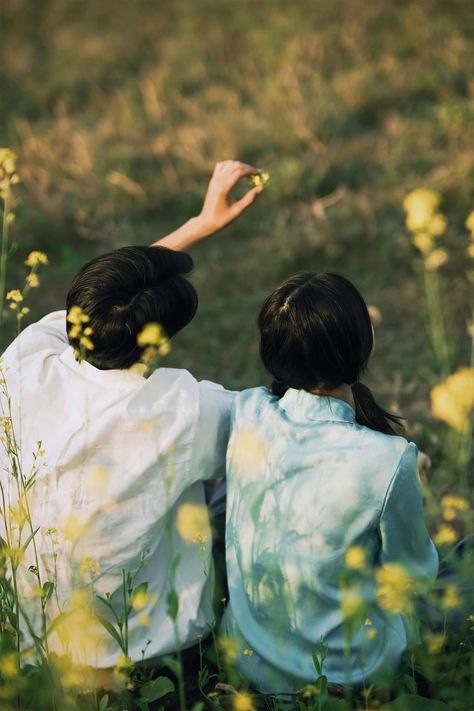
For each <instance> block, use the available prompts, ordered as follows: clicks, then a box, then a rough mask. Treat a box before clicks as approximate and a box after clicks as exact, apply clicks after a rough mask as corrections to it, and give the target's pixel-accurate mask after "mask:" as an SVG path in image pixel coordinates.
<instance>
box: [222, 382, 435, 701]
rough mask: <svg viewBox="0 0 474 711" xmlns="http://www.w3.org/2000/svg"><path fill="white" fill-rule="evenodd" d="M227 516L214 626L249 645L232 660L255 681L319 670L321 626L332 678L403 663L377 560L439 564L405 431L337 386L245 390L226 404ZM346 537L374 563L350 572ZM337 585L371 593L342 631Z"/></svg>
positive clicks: (418, 568)
mask: <svg viewBox="0 0 474 711" xmlns="http://www.w3.org/2000/svg"><path fill="white" fill-rule="evenodd" d="M226 525H227V531H226V556H227V570H228V580H229V605H228V608H227V611H226V614H225V617H224V620H223V625H222V631H223V633H224V634H228V635H231V636H233V637H235V638H236V639H237V640H238V642H239V643H240V649H241V651H242V650H244V649H245V648H247V649H249V650H251V651H252V652H253V654H252V655H250V654H249V653H248V652H247V654H246V655H244V654H242V653H240V654H239V655H238V657H237V661H236V664H237V666H238V667H239V669H240V671H241V672H242V673H243V674H244V675H245V676H246V677H247V678H248V679H249V680H250V681H251V682H252V683H253V684H254V685H255V686H257V688H259V689H260V690H261V691H263V692H272V691H275V692H290V691H293V690H295V689H297V688H301V687H302V686H303V685H304V684H305V683H309V682H311V681H314V679H315V678H316V670H315V668H314V664H313V661H312V656H311V654H312V652H313V650H314V649H315V647H316V643H317V642H318V640H320V639H321V638H322V639H323V641H324V643H325V645H326V646H327V658H326V660H325V662H324V673H325V674H326V675H327V676H328V678H329V680H330V681H332V682H334V683H344V682H346V681H348V682H351V683H352V684H361V683H363V681H364V680H365V681H367V680H370V679H372V678H376V677H377V675H380V674H382V673H383V672H388V671H389V670H393V669H395V668H396V667H397V665H398V663H399V661H400V657H401V655H402V653H403V651H404V650H405V649H406V648H407V645H408V644H409V642H410V640H409V626H408V624H407V620H406V619H405V618H404V616H402V615H401V614H392V613H391V612H388V611H386V610H384V609H382V607H381V606H380V605H379V604H378V602H377V588H376V583H375V580H374V572H375V571H376V570H377V568H379V567H380V566H381V565H382V564H385V563H399V564H401V565H403V566H405V567H406V570H407V571H408V572H409V573H410V575H411V576H414V577H415V578H416V579H417V580H419V581H422V580H432V579H434V578H435V577H436V574H437V569H438V555H437V552H436V549H435V547H434V545H433V543H432V541H431V539H430V537H429V535H428V533H427V530H426V527H425V523H424V517H423V500H422V491H421V486H420V482H419V477H418V471H417V451H416V447H415V445H414V444H413V443H410V444H409V443H408V442H407V441H406V440H405V439H404V438H403V437H397V436H389V435H385V434H382V433H380V432H376V431H374V430H371V429H369V428H367V427H363V426H361V425H359V424H357V423H356V421H355V413H354V411H353V409H352V408H351V406H350V405H349V404H347V403H346V402H344V401H342V400H339V399H336V398H332V397H326V396H318V395H313V394H312V393H308V392H306V391H303V390H294V389H289V390H288V391H287V392H286V394H285V395H284V396H283V397H282V398H281V399H279V398H277V397H275V396H273V395H272V394H271V393H270V391H269V390H268V389H267V388H254V389H250V390H246V391H244V392H242V393H240V394H239V395H238V396H237V398H236V400H235V403H234V409H233V416H232V425H231V439H230V442H229V449H228V454H227V524H226ZM353 546H360V547H363V548H364V550H365V552H366V559H367V564H368V572H367V571H365V572H364V573H361V572H357V571H354V572H353V573H352V574H351V577H350V578H348V577H347V567H346V564H345V556H346V552H347V551H348V549H349V548H351V547H353ZM342 587H344V588H345V591H346V593H345V594H347V589H349V591H351V590H352V591H354V592H356V594H357V595H358V596H359V597H360V598H361V599H362V600H363V601H364V604H365V611H364V621H365V622H366V624H365V625H364V624H363V622H361V623H360V624H359V625H358V626H357V627H356V629H354V630H352V632H351V634H350V639H348V638H347V627H346V631H345V627H344V618H343V615H342V613H341V595H342V592H341V591H342ZM369 629H370V630H372V632H371V634H370V635H369V634H368V630H369ZM345 650H346V651H345Z"/></svg>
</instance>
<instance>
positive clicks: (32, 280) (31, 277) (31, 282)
mask: <svg viewBox="0 0 474 711" xmlns="http://www.w3.org/2000/svg"><path fill="white" fill-rule="evenodd" d="M26 283H27V284H28V286H29V287H30V289H36V288H37V287H38V286H39V285H40V278H39V276H38V275H37V274H28V275H27V277H26Z"/></svg>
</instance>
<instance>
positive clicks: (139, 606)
mask: <svg viewBox="0 0 474 711" xmlns="http://www.w3.org/2000/svg"><path fill="white" fill-rule="evenodd" d="M152 600H153V598H152V596H151V595H150V594H149V593H148V592H146V591H145V590H137V591H136V592H135V593H134V594H133V595H132V607H133V609H134V610H143V608H144V607H146V606H147V605H149V604H150V603H151V602H152Z"/></svg>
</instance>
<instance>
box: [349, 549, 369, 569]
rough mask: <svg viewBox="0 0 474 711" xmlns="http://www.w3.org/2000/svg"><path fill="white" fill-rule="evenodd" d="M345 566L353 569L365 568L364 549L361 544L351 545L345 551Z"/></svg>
mask: <svg viewBox="0 0 474 711" xmlns="http://www.w3.org/2000/svg"><path fill="white" fill-rule="evenodd" d="M345 560H346V566H347V567H348V568H352V569H353V570H365V569H366V567H367V560H366V553H365V549H364V548H362V547H361V546H351V548H348V549H347V551H346V556H345Z"/></svg>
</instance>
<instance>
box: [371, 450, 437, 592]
mask: <svg viewBox="0 0 474 711" xmlns="http://www.w3.org/2000/svg"><path fill="white" fill-rule="evenodd" d="M379 527H380V528H379V530H380V536H381V540H382V550H381V563H382V564H383V563H389V562H390V563H400V564H401V565H403V566H404V567H406V569H407V571H408V573H409V574H410V575H412V576H413V577H414V578H418V579H425V580H434V579H435V578H436V576H437V574H438V563H439V559H438V553H437V551H436V548H435V546H434V543H433V541H432V540H431V538H430V536H429V534H428V531H427V529H426V525H425V518H424V512H423V492H422V489H421V483H420V479H419V475H418V464H417V449H416V446H415V445H414V444H413V443H411V444H409V445H408V447H407V448H406V449H405V451H404V453H403V454H402V456H401V458H400V461H399V463H398V467H397V470H396V472H395V474H394V476H393V478H392V481H391V482H390V486H389V488H388V491H387V494H386V497H385V502H384V506H383V509H382V514H381V517H380V523H379Z"/></svg>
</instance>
